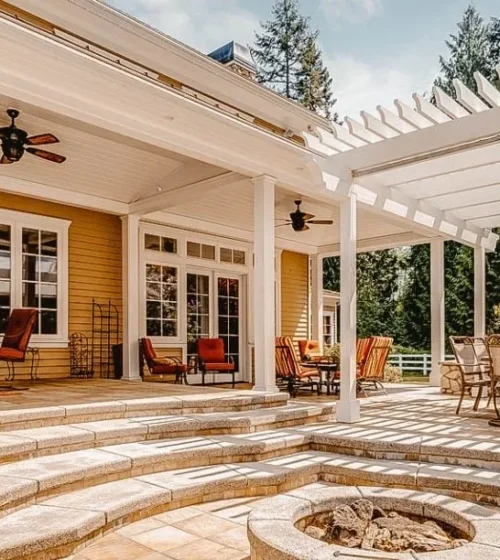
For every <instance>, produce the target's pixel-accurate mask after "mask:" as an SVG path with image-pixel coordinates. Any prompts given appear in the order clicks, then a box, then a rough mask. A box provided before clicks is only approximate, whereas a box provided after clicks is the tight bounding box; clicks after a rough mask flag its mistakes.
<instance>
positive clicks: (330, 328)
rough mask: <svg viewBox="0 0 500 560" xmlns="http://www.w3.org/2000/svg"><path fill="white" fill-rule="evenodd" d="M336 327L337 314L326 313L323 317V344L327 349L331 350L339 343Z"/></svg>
mask: <svg viewBox="0 0 500 560" xmlns="http://www.w3.org/2000/svg"><path fill="white" fill-rule="evenodd" d="M336 327H337V325H336V320H335V313H334V312H333V311H329V312H326V313H325V314H324V315H323V344H324V345H325V347H328V348H330V347H332V346H333V345H334V344H335V343H336V342H337V337H336Z"/></svg>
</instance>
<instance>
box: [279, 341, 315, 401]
mask: <svg viewBox="0 0 500 560" xmlns="http://www.w3.org/2000/svg"><path fill="white" fill-rule="evenodd" d="M274 348H275V356H276V380H277V384H278V387H279V386H286V388H287V390H288V392H289V393H290V396H291V397H296V396H297V392H298V390H299V389H300V388H301V387H311V389H312V390H314V385H315V384H317V379H318V370H317V369H316V367H314V368H307V367H303V366H302V365H301V364H300V362H299V360H298V358H297V354H296V352H295V348H294V344H293V341H292V339H291V338H290V337H289V336H277V337H276V339H275V343H274Z"/></svg>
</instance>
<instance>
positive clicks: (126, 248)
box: [122, 215, 141, 381]
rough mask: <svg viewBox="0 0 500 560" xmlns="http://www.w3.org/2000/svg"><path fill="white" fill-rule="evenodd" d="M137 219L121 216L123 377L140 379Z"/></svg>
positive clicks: (138, 219)
mask: <svg viewBox="0 0 500 560" xmlns="http://www.w3.org/2000/svg"><path fill="white" fill-rule="evenodd" d="M139 222H140V217H139V216H136V215H128V216H122V275H123V379H124V380H128V381H132V380H134V381H140V379H141V377H140V372H139V336H140V329H139V316H140V313H139V306H140V305H141V301H140V296H139V274H140V266H139V247H140V243H139Z"/></svg>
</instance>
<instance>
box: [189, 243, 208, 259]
mask: <svg viewBox="0 0 500 560" xmlns="http://www.w3.org/2000/svg"><path fill="white" fill-rule="evenodd" d="M186 252H187V256H188V257H196V258H198V259H207V260H210V261H214V260H215V245H205V244H204V243H195V242H193V241H188V242H187V244H186Z"/></svg>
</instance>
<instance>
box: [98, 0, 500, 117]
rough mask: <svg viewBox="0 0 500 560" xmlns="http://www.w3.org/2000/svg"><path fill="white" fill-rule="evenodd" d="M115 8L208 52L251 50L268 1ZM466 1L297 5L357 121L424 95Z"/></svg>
mask: <svg viewBox="0 0 500 560" xmlns="http://www.w3.org/2000/svg"><path fill="white" fill-rule="evenodd" d="M107 1H108V3H109V4H111V5H113V6H115V7H116V8H118V9H120V10H122V11H124V12H127V13H129V14H132V15H133V16H135V17H136V18H138V19H140V20H142V21H144V22H145V23H147V24H149V25H151V26H153V27H155V28H157V29H159V30H160V31H163V32H165V33H167V34H168V35H171V36H172V37H174V38H176V39H178V40H180V41H182V42H184V43H187V44H188V45H190V46H192V47H194V48H196V49H198V50H200V51H201V52H204V53H208V52H211V51H212V50H214V49H215V48H217V47H219V46H222V45H223V44H225V43H227V42H229V41H232V40H235V41H237V42H240V43H243V44H251V43H252V41H253V38H254V32H255V31H256V30H259V27H260V21H263V20H267V19H268V18H269V16H270V13H271V7H272V5H273V3H274V0H107ZM468 3H469V0H418V1H416V0H301V2H300V4H301V11H302V13H304V14H305V15H308V16H310V18H311V24H312V26H314V27H316V28H317V29H319V32H320V36H319V40H320V44H321V48H322V50H323V54H324V59H325V62H326V64H327V66H328V68H329V70H330V73H331V75H332V78H333V80H334V84H333V89H334V94H335V96H336V97H337V99H338V101H337V105H336V108H337V111H338V112H339V114H340V115H341V116H351V117H354V118H356V117H357V116H358V115H359V111H361V110H366V111H368V112H374V110H375V108H376V106H377V105H380V104H381V105H385V106H390V105H392V103H393V101H394V99H395V98H399V99H401V100H403V101H405V102H407V103H410V102H411V95H412V93H414V92H418V93H425V92H428V91H429V89H430V88H431V86H432V83H433V81H434V78H435V77H436V75H437V74H438V71H439V55H440V54H443V55H446V53H447V50H446V46H445V40H446V39H447V37H448V35H449V34H450V33H454V32H455V30H456V23H457V22H458V21H459V20H460V19H461V16H462V13H463V11H464V10H465V8H466V6H467V5H468ZM474 4H475V6H476V8H477V9H478V10H479V12H480V13H481V14H482V16H483V17H484V18H485V19H489V18H490V17H491V16H495V17H499V18H500V2H499V0H475V1H474Z"/></svg>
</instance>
